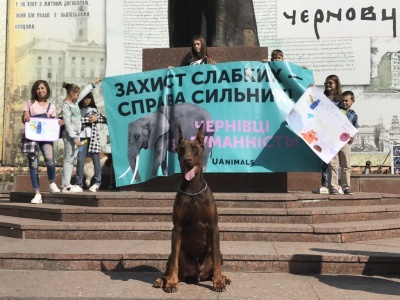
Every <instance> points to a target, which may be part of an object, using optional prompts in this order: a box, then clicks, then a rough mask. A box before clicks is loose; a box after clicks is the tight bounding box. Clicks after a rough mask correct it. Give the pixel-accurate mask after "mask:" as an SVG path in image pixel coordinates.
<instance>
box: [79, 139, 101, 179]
mask: <svg viewBox="0 0 400 300" xmlns="http://www.w3.org/2000/svg"><path fill="white" fill-rule="evenodd" d="M84 140H85V139H82V138H81V143H82V141H84ZM86 140H88V142H87V143H86V144H85V146H83V148H82V149H79V151H78V162H77V164H76V185H79V186H80V187H83V169H84V167H85V161H86V157H87V156H88V152H87V151H88V148H89V144H90V139H86ZM89 154H90V155H91V156H92V161H93V165H94V183H95V184H98V185H101V165H100V153H89Z"/></svg>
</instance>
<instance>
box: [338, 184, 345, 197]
mask: <svg viewBox="0 0 400 300" xmlns="http://www.w3.org/2000/svg"><path fill="white" fill-rule="evenodd" d="M337 190H338V192H339V194H340V195H343V194H344V192H343V189H342V187H340V186H339V187H338V188H337Z"/></svg>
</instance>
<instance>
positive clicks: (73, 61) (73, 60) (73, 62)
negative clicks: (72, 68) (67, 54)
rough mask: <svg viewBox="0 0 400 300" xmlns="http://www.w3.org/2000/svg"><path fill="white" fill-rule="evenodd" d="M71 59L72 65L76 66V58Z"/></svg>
mask: <svg viewBox="0 0 400 300" xmlns="http://www.w3.org/2000/svg"><path fill="white" fill-rule="evenodd" d="M71 59H72V61H71V62H72V64H73V65H74V64H75V57H72V58H71Z"/></svg>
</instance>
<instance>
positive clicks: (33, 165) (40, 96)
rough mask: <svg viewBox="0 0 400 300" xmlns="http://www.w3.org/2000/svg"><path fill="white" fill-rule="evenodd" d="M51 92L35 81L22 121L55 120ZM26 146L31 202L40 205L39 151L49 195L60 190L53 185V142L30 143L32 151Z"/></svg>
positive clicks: (54, 166)
mask: <svg viewBox="0 0 400 300" xmlns="http://www.w3.org/2000/svg"><path fill="white" fill-rule="evenodd" d="M50 95H51V90H50V86H49V84H48V82H47V81H46V80H37V81H36V82H35V83H34V84H33V85H32V88H31V99H29V100H28V101H26V103H25V107H24V114H23V121H24V122H29V121H30V118H31V117H38V118H56V117H57V114H56V106H55V105H54V104H52V103H50V102H48V99H49V98H50ZM26 145H27V144H24V145H23V149H22V151H23V153H24V154H26V155H27V157H28V163H29V174H30V177H31V182H32V187H33V190H34V191H35V197H33V199H32V200H31V203H33V204H40V203H42V195H41V194H40V185H39V151H38V149H40V151H41V152H42V154H43V158H44V161H45V163H46V167H47V178H48V180H49V183H50V185H49V191H50V193H59V192H60V190H59V188H58V187H57V185H56V183H55V179H56V164H55V161H54V149H53V142H48V141H40V142H39V141H38V142H35V141H30V142H29V145H31V146H32V149H31V150H33V151H28V150H29V149H26Z"/></svg>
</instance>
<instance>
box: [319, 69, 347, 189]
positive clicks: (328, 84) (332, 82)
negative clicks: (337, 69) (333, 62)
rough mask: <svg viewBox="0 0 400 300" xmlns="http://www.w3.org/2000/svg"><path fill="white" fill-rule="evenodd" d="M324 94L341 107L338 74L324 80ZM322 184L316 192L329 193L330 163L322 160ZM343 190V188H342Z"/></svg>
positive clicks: (340, 88)
mask: <svg viewBox="0 0 400 300" xmlns="http://www.w3.org/2000/svg"><path fill="white" fill-rule="evenodd" d="M324 86H325V90H324V94H325V96H327V97H328V98H329V99H331V101H332V102H333V103H334V104H335V105H336V106H337V107H338V108H339V109H340V108H341V102H340V101H341V99H342V85H341V83H340V79H339V77H338V76H337V75H329V76H328V77H326V79H325V82H324ZM321 182H322V186H321V187H320V188H318V189H315V190H313V191H312V192H313V193H314V194H329V188H328V186H329V182H328V165H327V164H326V163H324V162H322V178H321ZM339 190H340V188H339ZM340 191H341V190H340Z"/></svg>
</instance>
